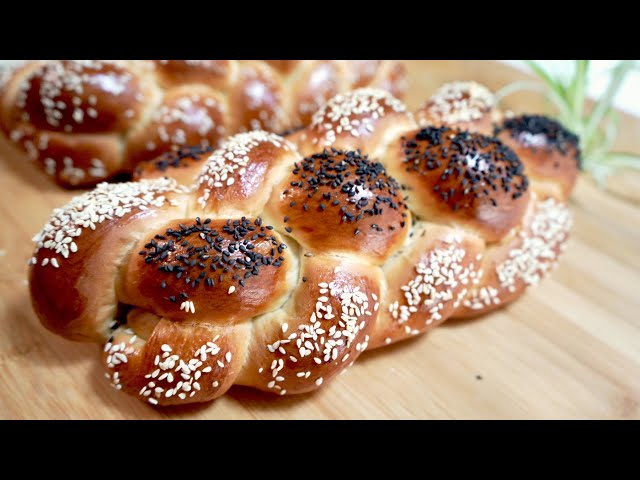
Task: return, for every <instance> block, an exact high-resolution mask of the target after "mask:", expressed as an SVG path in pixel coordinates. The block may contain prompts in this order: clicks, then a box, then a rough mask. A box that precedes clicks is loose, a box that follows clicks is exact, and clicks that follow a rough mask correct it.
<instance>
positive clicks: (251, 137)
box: [197, 130, 295, 208]
mask: <svg viewBox="0 0 640 480" xmlns="http://www.w3.org/2000/svg"><path fill="white" fill-rule="evenodd" d="M263 143H270V144H271V145H273V146H274V147H276V148H282V149H284V150H294V148H295V147H294V146H293V145H292V144H291V143H290V142H288V141H287V140H285V139H284V138H282V137H281V136H279V135H276V134H273V133H268V132H265V131H263V130H256V131H253V132H246V133H240V134H238V135H234V136H233V137H231V138H230V139H228V140H226V141H225V142H224V143H223V144H222V145H221V146H220V148H219V149H218V150H216V151H215V152H213V154H212V155H211V156H210V157H209V158H208V160H207V163H206V164H205V165H204V166H203V168H202V171H201V172H200V175H199V177H198V180H197V182H198V187H199V188H200V191H202V195H201V196H200V197H199V198H198V203H199V204H200V206H201V207H202V208H204V207H205V206H206V204H207V200H209V197H210V196H211V193H212V191H213V189H221V188H223V187H225V186H227V187H229V186H231V185H233V184H234V182H235V181H236V179H237V178H239V177H241V176H242V175H243V174H244V173H245V169H246V167H247V165H248V162H249V154H250V153H251V151H252V150H253V149H254V148H256V147H258V146H259V145H261V144H263Z"/></svg>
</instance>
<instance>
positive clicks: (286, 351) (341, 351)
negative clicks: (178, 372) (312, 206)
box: [238, 255, 381, 395]
mask: <svg viewBox="0 0 640 480" xmlns="http://www.w3.org/2000/svg"><path fill="white" fill-rule="evenodd" d="M300 274H301V277H302V282H300V283H299V284H298V288H297V289H296V290H295V292H294V293H293V296H292V298H291V300H289V302H287V304H286V305H285V306H284V308H283V309H282V310H280V311H278V312H274V313H273V314H270V315H266V316H264V317H261V318H260V319H259V320H257V321H256V322H255V325H254V331H253V337H252V340H251V346H250V347H249V356H248V359H247V360H248V361H247V364H246V365H245V368H244V369H243V371H242V374H241V376H240V378H239V379H238V382H239V383H240V384H242V385H250V386H253V387H255V388H259V389H261V390H265V391H270V392H273V393H277V394H280V395H284V394H291V393H304V392H309V391H312V390H316V389H317V388H319V387H320V386H321V385H324V384H326V383H327V382H328V381H329V380H331V379H332V378H333V377H334V376H335V375H337V374H338V373H339V372H340V371H341V370H343V369H345V368H346V367H347V366H349V365H351V364H352V363H353V362H354V361H355V360H356V358H357V357H358V356H359V355H360V354H361V353H362V352H363V351H364V350H365V349H366V348H367V344H368V342H369V333H370V332H371V329H372V327H373V325H374V323H375V322H376V317H377V314H376V311H375V309H374V307H375V301H374V298H378V297H379V296H380V284H381V273H380V270H379V269H377V268H371V267H368V266H366V265H365V264H362V263H359V262H353V261H351V260H348V259H346V258H341V257H333V256H324V255H323V256H313V257H303V259H302V266H301V272H300Z"/></svg>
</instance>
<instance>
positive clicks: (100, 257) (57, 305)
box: [29, 179, 184, 341]
mask: <svg viewBox="0 0 640 480" xmlns="http://www.w3.org/2000/svg"><path fill="white" fill-rule="evenodd" d="M179 195H181V194H180V193H179V190H178V189H177V187H176V185H175V183H174V182H173V181H169V180H163V179H160V180H156V181H150V182H143V183H128V184H127V183H125V184H114V185H109V184H101V185H100V186H99V187H98V188H97V189H96V190H93V191H91V192H88V193H86V194H84V195H81V196H78V197H76V198H74V199H73V200H72V201H71V202H70V203H69V204H68V205H66V206H65V207H64V208H62V209H56V210H55V211H54V214H53V215H52V217H51V220H50V222H49V223H48V224H47V226H46V227H45V229H43V231H42V232H40V233H39V234H38V235H37V236H36V237H35V239H34V240H35V242H36V245H37V248H36V252H35V253H34V256H33V258H32V259H31V261H30V263H31V268H30V272H29V287H30V290H31V299H32V303H33V307H34V310H35V312H36V314H37V315H38V317H39V318H40V320H41V322H42V323H43V325H44V326H46V327H47V328H48V329H49V330H51V331H53V332H55V333H57V334H59V335H62V336H64V337H67V338H70V339H73V340H85V341H86V340H94V341H95V340H98V341H100V339H101V338H103V336H104V335H105V332H106V329H107V325H108V324H109V323H110V321H111V320H112V319H113V316H114V315H115V313H116V312H115V310H116V309H117V305H118V302H117V297H116V294H115V292H114V288H113V286H114V283H113V282H114V278H115V277H116V275H117V272H118V270H119V268H120V265H121V264H122V263H123V262H124V261H125V258H126V256H127V255H128V253H129V251H130V249H131V248H132V247H133V244H134V242H135V241H136V240H137V238H138V237H139V235H141V233H143V232H145V231H147V230H148V229H153V228H154V227H157V226H159V225H160V224H161V222H164V220H163V217H164V218H167V217H168V218H172V217H175V216H176V215H178V214H179V213H180V212H181V211H182V208H183V207H179V206H172V205H171V204H172V203H174V202H175V203H176V204H177V205H179V204H182V205H184V199H181V201H180V202H178V198H179Z"/></svg>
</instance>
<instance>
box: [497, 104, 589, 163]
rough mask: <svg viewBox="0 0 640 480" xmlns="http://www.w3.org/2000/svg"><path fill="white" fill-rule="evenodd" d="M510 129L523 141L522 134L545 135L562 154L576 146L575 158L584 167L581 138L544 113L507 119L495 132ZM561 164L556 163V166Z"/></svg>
mask: <svg viewBox="0 0 640 480" xmlns="http://www.w3.org/2000/svg"><path fill="white" fill-rule="evenodd" d="M505 130H506V131H508V132H509V135H511V137H512V138H514V139H516V140H518V141H522V140H521V139H522V134H523V133H525V134H527V133H528V134H531V135H544V136H545V137H546V140H547V142H546V144H547V147H549V148H554V149H556V150H557V151H558V152H560V153H561V154H562V155H566V154H567V152H568V151H569V149H570V148H574V149H575V150H574V152H575V155H574V159H575V160H576V162H577V163H578V168H582V158H581V153H580V139H579V138H578V136H577V135H576V134H574V133H572V132H570V131H569V130H567V129H566V128H564V127H563V126H562V125H561V124H560V123H558V122H557V121H555V120H553V119H552V118H549V117H546V116H544V115H521V116H519V117H514V118H510V119H509V120H506V121H505V122H504V123H503V124H502V125H501V126H497V127H495V129H494V134H495V135H498V134H499V133H501V132H502V131H505ZM557 167H559V165H556V168H557Z"/></svg>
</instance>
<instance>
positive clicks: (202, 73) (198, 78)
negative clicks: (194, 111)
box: [155, 60, 236, 89]
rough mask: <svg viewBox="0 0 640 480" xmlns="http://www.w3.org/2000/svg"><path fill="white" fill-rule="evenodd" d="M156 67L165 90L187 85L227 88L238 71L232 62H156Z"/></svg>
mask: <svg viewBox="0 0 640 480" xmlns="http://www.w3.org/2000/svg"><path fill="white" fill-rule="evenodd" d="M155 65H156V69H157V71H158V73H159V83H160V85H162V86H163V87H165V88H168V87H175V86H179V85H184V84H185V83H188V84H202V85H207V86H209V87H212V88H216V89H222V88H227V87H228V86H229V85H230V84H231V82H232V80H233V77H234V74H235V69H236V64H235V62H233V61H232V60H156V61H155Z"/></svg>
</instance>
